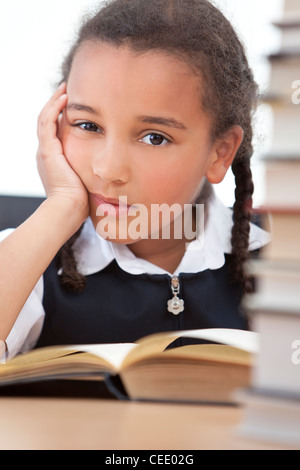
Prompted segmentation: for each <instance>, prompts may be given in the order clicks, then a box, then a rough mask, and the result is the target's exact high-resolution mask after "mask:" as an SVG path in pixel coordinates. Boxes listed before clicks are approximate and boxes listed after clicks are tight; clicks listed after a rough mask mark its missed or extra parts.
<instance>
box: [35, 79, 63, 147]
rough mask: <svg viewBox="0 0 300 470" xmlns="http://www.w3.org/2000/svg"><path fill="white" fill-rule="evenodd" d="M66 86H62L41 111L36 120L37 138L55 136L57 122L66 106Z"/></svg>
mask: <svg viewBox="0 0 300 470" xmlns="http://www.w3.org/2000/svg"><path fill="white" fill-rule="evenodd" d="M65 92H66V85H65V84H62V85H61V86H60V87H59V88H58V89H57V90H56V92H55V93H54V95H53V96H52V97H51V99H50V100H49V101H48V103H47V104H46V105H45V106H44V108H43V109H42V111H41V113H40V115H39V118H38V136H39V137H40V138H43V137H44V135H49V134H50V135H51V136H55V135H56V127H57V120H58V117H59V115H60V113H61V111H62V110H63V109H64V107H65V106H66V102H67V95H66V93H65Z"/></svg>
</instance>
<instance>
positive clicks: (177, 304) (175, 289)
mask: <svg viewBox="0 0 300 470" xmlns="http://www.w3.org/2000/svg"><path fill="white" fill-rule="evenodd" d="M171 289H172V293H173V295H174V297H173V299H171V300H168V312H170V313H173V315H178V314H179V313H180V312H183V311H184V301H183V300H182V299H180V298H179V297H178V294H179V292H180V283H179V279H178V277H177V276H173V277H172V279H171Z"/></svg>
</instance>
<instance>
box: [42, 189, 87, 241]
mask: <svg viewBox="0 0 300 470" xmlns="http://www.w3.org/2000/svg"><path fill="white" fill-rule="evenodd" d="M42 206H43V208H45V209H46V210H47V211H49V217H48V218H47V220H49V224H52V225H54V226H55V227H56V229H57V230H58V231H61V232H63V233H65V238H66V241H67V240H68V239H69V238H70V237H71V236H72V235H73V234H74V233H75V232H76V231H77V230H78V229H79V228H80V227H81V225H82V224H83V223H84V222H85V220H86V219H87V217H88V215H89V206H88V203H84V202H78V201H76V200H74V199H73V198H72V197H70V196H67V195H53V196H50V197H48V198H47V199H46V200H45V201H44V202H43V204H42Z"/></svg>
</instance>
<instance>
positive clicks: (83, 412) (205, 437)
mask: <svg viewBox="0 0 300 470" xmlns="http://www.w3.org/2000/svg"><path fill="white" fill-rule="evenodd" d="M242 418H243V414H242V409H240V408H235V407H219V406H204V405H203V406H202V405H200V406H195V405H174V404H154V403H132V402H120V401H114V400H94V399H63V398H59V399H58V398H50V399H49V398H47V399H46V398H45V399H43V398H0V423H1V426H0V449H2V450H14V449H16V450H54V449H55V450H100V449H102V450H103V449H104V450H116V449H118V450H211V449H212V450H222V449H233V450H240V449H241V450H246V449H253V450H254V449H261V450H263V449H270V450H273V449H274V450H275V449H285V447H284V446H283V447H280V446H278V445H275V444H274V443H273V444H272V443H262V442H259V441H254V440H248V439H245V438H243V437H241V436H239V435H238V425H239V423H240V422H241V420H242Z"/></svg>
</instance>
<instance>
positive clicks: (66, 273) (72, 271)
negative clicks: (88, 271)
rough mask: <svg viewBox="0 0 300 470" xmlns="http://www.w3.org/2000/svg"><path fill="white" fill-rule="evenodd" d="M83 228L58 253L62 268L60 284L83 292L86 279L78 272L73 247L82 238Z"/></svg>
mask: <svg viewBox="0 0 300 470" xmlns="http://www.w3.org/2000/svg"><path fill="white" fill-rule="evenodd" d="M82 229H83V225H82V227H81V228H80V229H79V230H78V231H77V232H76V233H75V234H74V235H73V236H72V237H71V238H70V239H69V240H68V241H67V242H66V243H65V244H64V245H63V246H62V248H61V249H60V250H59V252H58V256H57V259H58V264H59V267H60V268H62V274H61V276H60V283H61V285H62V286H63V287H65V288H66V289H69V290H72V291H75V292H82V291H83V290H84V288H85V285H86V279H85V277H84V276H83V275H82V274H80V273H79V272H78V270H77V263H76V259H75V256H74V252H73V245H74V243H75V242H76V240H77V239H78V237H79V236H80V234H81V232H82Z"/></svg>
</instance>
